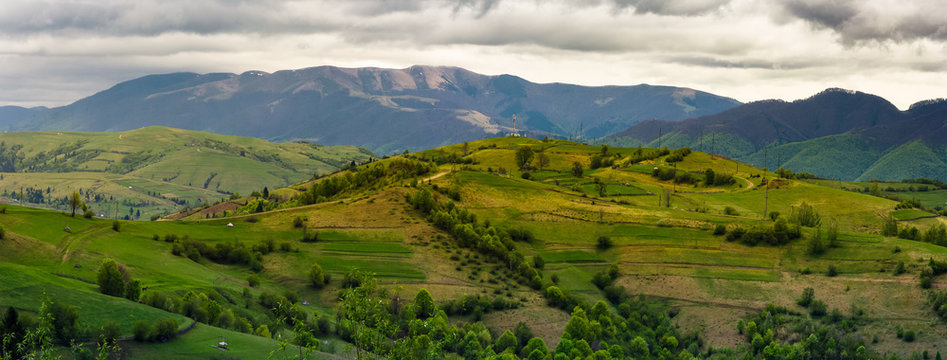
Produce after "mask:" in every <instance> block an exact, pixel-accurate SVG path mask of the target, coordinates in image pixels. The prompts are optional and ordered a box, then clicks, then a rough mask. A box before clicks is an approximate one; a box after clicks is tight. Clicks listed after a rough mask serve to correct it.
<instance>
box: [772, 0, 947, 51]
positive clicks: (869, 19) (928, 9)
mask: <svg viewBox="0 0 947 360" xmlns="http://www.w3.org/2000/svg"><path fill="white" fill-rule="evenodd" d="M782 4H783V8H784V10H785V12H786V15H788V16H791V17H794V18H798V19H802V20H804V21H806V22H808V23H810V24H811V25H813V26H815V27H817V28H827V29H831V30H832V31H834V32H836V33H838V34H839V35H840V37H841V40H842V41H843V42H844V43H845V44H853V43H859V42H865V41H880V42H884V41H911V40H916V39H932V40H938V41H942V40H947V11H945V10H944V5H945V4H944V3H943V1H938V0H918V1H909V2H897V3H892V2H884V1H880V0H864V1H862V0H790V1H785V2H782Z"/></svg>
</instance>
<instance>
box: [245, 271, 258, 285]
mask: <svg viewBox="0 0 947 360" xmlns="http://www.w3.org/2000/svg"><path fill="white" fill-rule="evenodd" d="M247 285H250V287H257V286H259V285H260V277H259V276H257V275H256V274H250V276H247Z"/></svg>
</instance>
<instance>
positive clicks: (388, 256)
mask: <svg viewBox="0 0 947 360" xmlns="http://www.w3.org/2000/svg"><path fill="white" fill-rule="evenodd" d="M525 148H529V149H530V150H532V157H529V156H526V155H522V156H520V158H521V159H524V160H525V163H526V164H527V165H526V166H525V167H526V168H531V169H528V170H526V171H523V170H518V169H522V168H524V167H521V166H520V165H519V164H517V160H516V158H517V155H516V154H517V153H521V154H526V153H527V152H526V151H525V150H523V149H525ZM576 163H578V164H579V168H578V170H576V169H575V167H576V165H575V164H576ZM593 163H595V164H598V165H604V166H600V167H596V168H594V169H592V168H590V165H591V164H593ZM540 165H541V166H540ZM707 169H711V170H712V172H713V173H714V176H710V175H709V172H708V171H707ZM524 174H529V175H524ZM708 178H713V179H714V181H713V182H712V183H711V184H707V181H706V179H708ZM764 179H765V180H764ZM826 185H831V184H826ZM225 204H230V205H231V207H230V208H229V209H227V210H223V209H222V208H220V207H208V208H203V209H199V210H198V212H188V213H185V214H181V216H179V217H183V218H186V220H179V221H159V222H124V221H122V222H118V223H117V225H115V226H109V225H110V223H109V222H108V221H105V220H98V219H89V220H87V219H82V218H79V217H76V218H72V217H69V216H64V215H62V214H58V213H54V212H49V211H44V210H36V209H25V208H20V207H15V206H8V207H7V208H6V210H5V212H0V226H2V227H3V228H4V229H5V230H6V232H5V234H6V236H5V237H4V238H3V240H0V259H2V260H3V261H0V271H2V272H3V273H4V274H5V275H4V279H12V280H8V281H5V282H4V284H3V285H0V286H5V288H4V291H2V292H0V306H3V307H6V306H10V305H13V306H14V307H16V308H17V309H20V311H21V312H25V313H32V312H35V311H36V310H37V309H38V306H39V304H38V303H37V302H36V301H35V299H37V298H40V297H41V294H42V293H43V292H45V293H47V294H53V295H54V296H55V298H56V299H57V300H58V299H62V298H69V299H70V303H72V304H75V305H74V306H77V307H78V308H79V312H80V314H81V315H80V319H81V320H82V321H85V322H87V323H88V324H89V325H90V326H91V327H97V326H101V324H102V323H103V322H105V321H107V320H112V321H115V322H117V323H118V325H119V327H120V328H121V330H122V333H123V335H124V336H125V337H126V338H128V337H130V333H131V330H130V328H131V325H132V324H131V322H133V321H131V320H128V319H129V316H128V315H129V314H136V316H140V318H143V319H148V320H149V321H151V319H162V318H166V317H171V318H174V319H176V321H177V323H178V324H179V325H178V326H180V327H181V328H184V327H185V326H187V325H188V321H186V320H184V319H183V318H182V317H180V316H179V315H175V314H182V313H183V314H185V315H194V316H196V317H197V318H198V319H199V320H200V325H199V326H198V328H197V329H203V330H202V331H203V333H196V334H195V333H194V332H197V330H194V331H192V332H189V333H185V334H183V335H181V336H179V338H178V339H175V340H171V341H170V342H168V343H164V344H162V343H140V342H135V341H132V340H130V339H128V340H125V341H122V342H120V345H121V346H122V348H123V349H127V351H129V353H128V354H129V356H132V357H138V356H145V355H143V354H151V355H147V356H154V357H156V358H160V357H162V356H164V357H167V356H173V357H176V358H206V357H207V356H210V355H211V354H218V353H215V352H216V351H218V350H216V349H213V348H210V347H209V346H208V345H207V344H206V343H207V342H217V341H221V340H213V339H226V341H227V342H228V343H229V346H231V347H232V348H233V349H235V350H234V351H233V352H232V353H230V354H232V355H234V356H238V357H257V355H255V354H259V353H252V352H251V351H257V352H260V351H262V352H267V351H269V349H274V348H276V347H277V346H278V344H276V341H274V340H269V339H267V338H265V337H261V336H251V335H248V334H246V333H248V332H249V333H258V332H257V331H256V330H253V329H258V328H259V327H260V326H261V325H267V327H268V328H269V329H273V330H274V331H273V332H272V333H270V332H269V331H268V332H267V333H270V334H271V335H272V334H276V333H277V330H275V329H282V330H279V331H281V332H282V334H283V336H284V337H283V338H293V339H301V338H304V337H300V336H303V335H300V334H305V333H309V334H310V336H314V337H315V338H316V339H318V340H319V341H318V343H319V344H323V343H322V342H321V341H322V340H326V341H327V342H326V343H325V344H324V345H318V348H319V350H320V351H321V352H320V353H316V354H314V357H315V358H331V357H332V356H342V357H345V358H352V357H354V356H355V355H354V354H353V352H355V351H358V350H354V349H353V348H351V347H349V346H348V345H346V341H349V342H353V343H354V344H356V345H357V346H358V347H357V349H362V350H366V349H367V350H370V351H373V352H376V353H378V354H381V355H383V356H387V357H390V358H443V357H448V358H450V357H451V356H457V357H461V356H462V357H467V356H470V357H480V356H482V357H487V358H489V356H490V354H491V352H492V353H493V354H496V353H499V352H503V349H509V348H512V350H508V351H509V352H510V354H509V355H507V357H505V358H515V357H511V356H513V354H516V356H517V357H522V358H527V357H528V358H534V357H533V356H532V355H529V354H531V353H532V352H533V351H534V350H535V351H539V354H538V355H536V356H537V357H538V358H544V357H545V355H544V354H550V355H549V356H553V355H552V354H553V353H558V354H566V353H569V354H572V351H573V350H575V351H576V353H574V354H576V356H590V355H591V354H592V352H596V351H598V352H599V355H596V356H597V357H598V358H603V359H609V358H625V357H626V356H634V357H635V358H662V357H663V358H668V357H669V356H672V354H680V356H685V353H686V356H700V357H703V358H728V359H729V358H742V357H743V355H746V356H748V357H753V358H762V356H763V353H762V352H760V350H758V349H762V348H763V347H766V348H767V349H770V350H768V351H776V352H779V353H780V354H788V353H790V352H792V351H803V349H805V351H807V353H808V354H810V356H812V357H813V358H826V357H830V356H841V355H840V354H841V353H843V352H844V353H847V354H852V353H855V352H856V351H858V352H859V353H860V354H862V355H860V356H864V357H870V358H882V357H885V358H888V357H887V356H888V355H891V354H899V355H900V356H909V355H911V354H912V353H915V352H918V353H919V352H921V351H929V352H930V354H931V356H934V355H933V354H934V353H935V352H937V351H940V350H941V349H939V347H938V346H940V345H941V344H942V339H943V337H944V336H947V327H945V325H944V322H943V320H940V318H938V315H937V313H936V312H935V310H936V309H931V307H930V305H928V300H927V299H928V297H927V294H928V293H927V290H924V289H922V288H921V286H919V275H920V274H924V273H926V272H928V271H931V269H932V268H931V267H932V266H939V265H937V264H936V263H930V265H929V263H928V260H929V259H931V258H933V259H935V260H937V261H943V260H944V259H947V247H943V246H941V245H947V239H943V243H942V244H941V245H937V244H935V243H928V242H922V241H913V240H904V239H899V238H894V237H885V236H881V235H879V233H880V232H881V231H882V225H883V224H884V223H885V221H884V219H883V218H882V216H887V215H888V214H896V209H895V206H896V205H897V204H898V203H897V202H895V201H892V200H889V199H884V198H880V197H876V196H870V195H869V194H863V193H858V192H852V191H846V190H843V189H842V188H841V187H840V186H823V185H820V184H819V183H818V182H807V181H801V180H795V179H778V178H776V176H775V175H774V174H772V173H768V172H763V171H761V170H760V169H757V168H754V167H751V166H749V165H746V164H743V163H740V162H736V161H733V160H729V159H725V158H721V157H713V156H710V155H708V154H706V153H700V152H687V151H663V150H662V149H649V148H641V149H639V148H614V147H608V148H602V147H596V146H586V145H581V144H576V143H572V142H567V141H561V140H551V141H547V142H542V141H539V140H533V139H527V138H513V137H506V138H494V139H486V140H481V141H473V142H469V143H464V144H456V145H451V146H447V147H442V148H436V149H432V150H426V151H421V152H416V153H411V154H407V155H399V156H394V157H390V158H385V159H381V160H376V161H374V162H371V163H367V164H364V165H360V166H358V167H356V168H354V169H349V170H346V171H343V172H339V173H336V174H333V175H330V176H326V177H323V178H319V179H315V180H310V181H307V182H304V183H300V184H296V185H292V186H290V187H287V188H282V189H275V190H274V191H272V192H271V193H270V196H269V197H268V198H262V197H256V196H251V197H244V198H240V199H236V200H234V201H233V202H227V203H225ZM809 205H811V207H812V209H813V210H814V211H815V212H816V213H818V214H820V215H821V219H822V220H821V226H818V225H816V226H802V227H796V225H795V223H794V221H795V220H793V219H796V217H795V216H793V214H796V213H799V212H801V211H803V210H801V209H805V208H806V207H807V206H809ZM910 211H920V210H916V209H912V210H910ZM773 212H775V214H774V215H770V213H773ZM925 214H928V215H927V216H926V217H925V218H923V219H917V220H909V219H905V220H902V221H899V222H896V227H898V228H900V229H905V230H907V229H908V228H910V227H912V226H916V227H920V229H921V230H920V231H921V232H922V233H927V232H928V229H935V230H936V229H937V226H943V224H945V222H944V221H943V217H936V216H933V215H930V213H925ZM773 217H775V218H777V220H776V221H775V222H774V221H773V220H772V218H773ZM207 218H212V219H207ZM807 221H808V220H807ZM938 224H939V225H938ZM38 225H39V226H38ZM807 225H812V224H810V223H807ZM65 226H68V227H70V232H65V231H63V230H62V229H63V228H64V227H65ZM715 232H716V233H717V234H715ZM720 232H722V233H723V234H721V233H720ZM793 232H797V233H796V235H793ZM817 234H820V235H818V237H816V236H817ZM831 234H835V235H831ZM795 236H801V237H800V238H794V237H795ZM813 239H818V240H813ZM821 241H827V242H829V243H830V245H828V246H827V247H825V248H823V249H822V252H821V253H811V252H810V251H809V250H808V249H809V248H811V247H812V245H811V244H813V243H816V242H819V243H821ZM937 241H938V243H940V240H937ZM241 249H243V250H241ZM247 253H249V255H247V256H246V257H244V256H243V255H241V254H247ZM104 258H112V259H115V260H116V261H117V262H118V263H120V264H122V266H123V268H124V269H125V271H126V272H127V273H128V274H129V276H130V277H131V278H132V279H137V280H140V281H141V285H142V286H144V287H145V288H146V289H145V290H144V291H143V293H142V295H143V298H142V301H141V303H136V302H132V301H124V300H120V299H115V298H109V297H106V296H105V295H102V294H99V293H97V292H96V289H97V286H95V285H91V284H89V283H90V282H91V283H94V282H95V281H96V272H97V269H98V267H99V264H100V263H101V262H102V259H104ZM313 264H318V265H320V268H321V269H322V271H324V272H325V273H328V274H330V275H331V276H330V277H329V278H328V279H327V278H324V277H322V276H320V277H318V286H317V285H316V282H315V280H313V279H314V278H313V277H312V276H311V273H310V272H309V270H310V269H311V266H312V265H313ZM356 269H358V270H360V271H365V272H369V273H373V274H374V278H375V279H376V280H377V281H378V283H377V285H378V286H381V287H385V288H386V289H387V290H385V291H381V292H376V291H374V290H375V289H374V288H373V287H372V285H373V284H375V283H374V282H373V281H372V280H371V278H370V277H365V276H364V275H362V274H361V273H359V272H353V270H356ZM611 269H615V270H611ZM938 271H939V270H938ZM827 273H831V274H830V275H827ZM938 273H939V272H938ZM931 277H932V278H933V281H932V284H931V289H932V291H942V290H944V289H947V283H945V282H944V280H943V278H942V276H936V275H932V276H931ZM325 280H328V281H327V284H323V283H325V282H326V281H325ZM43 284H45V285H43ZM806 288H812V289H814V298H812V299H811V300H812V301H813V302H814V303H817V304H821V305H820V306H823V313H821V314H820V313H818V312H817V311H816V310H814V309H816V307H815V306H812V307H811V308H809V307H808V305H807V307H803V306H800V305H797V299H799V298H800V296H802V294H803V293H804V292H805V291H804V289H806ZM422 289H424V290H427V291H421V290H422ZM189 292H190V294H189ZM422 293H428V294H429V295H430V296H429V297H425V296H422ZM202 294H203V295H202ZM638 295H642V296H641V297H639V296H638ZM159 297H160V298H161V299H163V300H162V301H160V302H155V301H154V299H156V298H159ZM426 298H433V304H430V303H429V302H426V301H425V299H426ZM103 299H112V300H113V302H114V304H115V305H112V307H113V308H115V309H119V310H117V311H116V310H113V311H111V312H106V311H104V310H102V308H101V307H102V305H98V304H100V303H102V301H104V300H103ZM146 299H147V300H146ZM340 299H342V301H341V302H340ZM212 300H213V302H211V301H212ZM144 304H156V305H152V306H157V307H159V308H161V309H155V308H154V307H149V306H145V305H144ZM175 304H179V305H180V306H178V305H175ZM186 304H191V305H186ZM214 304H216V306H214ZM372 304H376V305H372ZM434 304H436V305H434ZM576 305H578V306H579V309H578V310H574V306H576ZM593 305H594V306H593ZM372 306H375V307H372ZM188 309H190V310H188ZM195 309H201V311H197V310H195ZM208 309H210V310H212V313H213V314H218V313H219V312H222V313H228V315H222V316H223V318H224V319H229V320H220V319H219V318H217V317H210V316H209V315H208V314H209V313H208V312H207V311H208ZM165 310H169V311H170V312H164V311H165ZM139 314H140V315H139ZM195 314H196V315H195ZM359 314H363V315H365V314H371V315H370V316H369V315H365V316H364V317H360V316H361V315H359ZM280 316H285V317H284V318H283V319H284V320H285V319H290V320H285V321H287V323H286V324H288V325H283V324H284V322H283V321H281V320H279V319H280ZM244 322H246V324H245V325H241V324H244ZM751 322H752V325H750V323H751ZM520 323H522V324H520ZM299 324H302V325H299ZM379 324H391V326H392V327H388V328H385V327H381V326H378V325H379ZM739 324H743V325H742V327H741V325H739ZM227 329H232V330H227ZM354 329H358V330H357V331H356V330H354ZM398 329H401V330H398ZM738 329H740V330H738ZM751 329H752V330H751ZM233 330H236V332H234V331H233ZM507 330H509V331H510V334H511V336H507V335H504V333H505V331H507ZM353 331H355V333H358V334H371V336H367V337H361V336H353ZM907 332H910V341H908V340H906V336H907V335H905V334H907ZM514 333H515V335H513V334H514ZM201 334H203V335H201ZM534 336H535V339H531V338H533V337H534ZM511 337H512V338H513V339H512V340H511ZM757 338H759V340H757ZM372 339H375V340H372ZM378 339H380V341H376V340H378ZM293 341H296V340H293ZM202 343H205V344H204V345H203V346H202V345H201V344H202ZM302 343H304V344H308V342H302ZM860 347H861V349H859V348H860ZM237 349H242V350H237ZM251 349H253V350H251ZM346 349H348V350H346ZM524 349H527V350H524ZM586 349H587V350H586ZM754 349H757V350H754ZM295 350H297V349H295V348H292V350H291V352H290V353H291V354H295V352H293V351H295ZM599 350H601V351H599ZM524 352H525V353H526V354H523V353H524ZM169 354H173V355H169ZM419 354H429V356H425V355H419ZM570 356H571V355H570Z"/></svg>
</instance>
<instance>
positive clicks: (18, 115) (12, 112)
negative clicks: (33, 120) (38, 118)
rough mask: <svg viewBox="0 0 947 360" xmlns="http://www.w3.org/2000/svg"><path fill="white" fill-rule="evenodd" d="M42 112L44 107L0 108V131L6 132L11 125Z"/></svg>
mask: <svg viewBox="0 0 947 360" xmlns="http://www.w3.org/2000/svg"><path fill="white" fill-rule="evenodd" d="M44 110H48V109H47V108H45V107H34V108H25V107H20V106H0V131H3V130H8V129H9V128H10V127H11V126H12V125H13V124H16V123H19V122H20V121H23V120H24V119H27V118H29V117H31V116H33V115H36V114H38V113H40V112H43V111H44Z"/></svg>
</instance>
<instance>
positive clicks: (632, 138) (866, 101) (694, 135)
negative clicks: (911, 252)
mask: <svg viewBox="0 0 947 360" xmlns="http://www.w3.org/2000/svg"><path fill="white" fill-rule="evenodd" d="M598 142H600V143H605V144H613V145H626V146H628V145H631V146H637V145H644V146H668V147H672V148H673V147H682V146H689V147H692V148H694V149H700V150H704V151H712V152H714V153H717V154H721V155H724V156H728V157H733V158H736V159H739V160H743V161H746V162H748V163H750V164H753V165H756V166H760V167H764V166H765V167H768V168H770V169H776V168H778V167H784V168H787V169H791V170H793V171H796V172H809V173H813V174H816V175H818V176H822V177H826V178H831V179H839V180H858V181H868V180H875V179H877V180H901V179H907V178H921V177H924V178H938V179H945V178H947V101H945V100H930V101H922V102H918V103H915V104H914V105H911V107H910V108H909V109H908V110H906V111H901V110H898V109H897V108H896V107H895V106H894V105H892V104H891V103H890V102H888V101H887V100H885V99H882V98H880V97H878V96H875V95H871V94H866V93H862V92H857V91H850V90H844V89H828V90H825V91H823V92H821V93H818V94H816V95H814V96H812V97H809V98H807V99H802V100H796V101H792V102H786V101H779V100H767V101H757V102H752V103H748V104H744V105H741V106H738V107H735V108H732V109H729V110H726V111H723V112H721V113H719V114H713V115H708V116H702V117H696V118H692V119H687V120H684V121H681V122H671V121H661V120H651V121H645V122H642V123H639V124H636V125H635V126H632V127H630V128H629V129H626V130H625V131H622V132H619V133H616V134H613V135H611V136H608V137H606V138H604V139H600V140H599V141H598Z"/></svg>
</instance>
